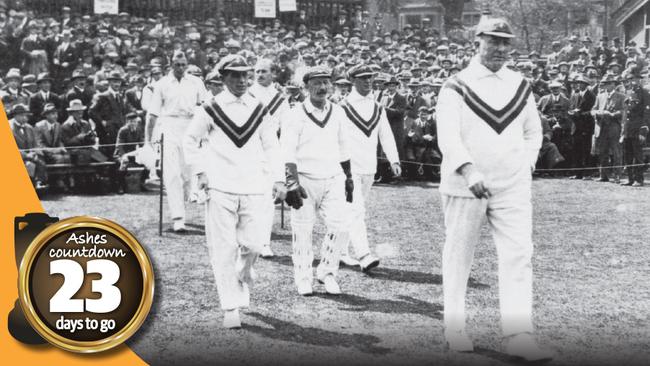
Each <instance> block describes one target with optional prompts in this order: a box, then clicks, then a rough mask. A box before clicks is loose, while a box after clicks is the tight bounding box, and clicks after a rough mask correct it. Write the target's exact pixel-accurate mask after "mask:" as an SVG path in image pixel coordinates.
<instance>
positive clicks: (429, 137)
mask: <svg viewBox="0 0 650 366" xmlns="http://www.w3.org/2000/svg"><path fill="white" fill-rule="evenodd" d="M422 138H423V139H425V140H427V141H433V136H431V135H429V134H426V135H424V136H422Z"/></svg>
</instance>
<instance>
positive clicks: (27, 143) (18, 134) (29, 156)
mask: <svg viewBox="0 0 650 366" xmlns="http://www.w3.org/2000/svg"><path fill="white" fill-rule="evenodd" d="M30 114H31V112H30V111H29V108H28V107H27V106H26V105H25V104H22V103H19V104H16V105H14V107H13V108H12V110H11V113H10V117H11V120H10V121H9V125H10V126H11V131H12V132H13V135H14V139H15V140H16V145H17V146H18V149H19V150H24V151H20V156H21V157H22V158H23V162H24V163H25V168H26V169H27V173H28V174H29V178H30V179H31V180H32V183H33V184H34V187H35V188H36V189H44V188H46V187H47V170H46V167H45V160H44V158H43V152H42V151H40V150H39V149H38V148H39V145H38V141H37V139H36V132H34V128H33V127H32V126H31V125H30V124H29V123H27V121H28V120H29V117H30ZM32 149H35V150H32Z"/></svg>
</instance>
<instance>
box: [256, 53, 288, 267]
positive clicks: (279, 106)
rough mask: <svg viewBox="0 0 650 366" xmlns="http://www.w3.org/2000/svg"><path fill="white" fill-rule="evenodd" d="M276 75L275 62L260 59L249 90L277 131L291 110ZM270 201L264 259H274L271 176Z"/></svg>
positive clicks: (270, 183)
mask: <svg viewBox="0 0 650 366" xmlns="http://www.w3.org/2000/svg"><path fill="white" fill-rule="evenodd" d="M274 77H275V73H274V72H273V62H272V61H271V60H269V59H260V60H259V61H258V62H257V64H255V83H253V85H252V86H251V87H250V88H249V89H248V91H249V92H250V93H251V94H253V96H254V97H255V98H257V99H259V100H260V101H261V102H262V103H264V106H265V107H266V108H267V109H268V110H269V118H270V120H271V122H272V123H273V124H274V125H275V126H276V130H278V131H279V129H280V122H279V116H281V115H282V114H283V113H285V112H286V111H287V110H288V109H289V103H288V102H287V101H286V98H285V97H284V96H283V95H282V93H281V92H280V91H279V90H278V89H277V88H276V86H275V84H274V83H273V78H274ZM268 183H269V185H268V186H269V199H268V202H267V211H266V216H265V218H266V221H265V222H264V225H263V226H262V227H261V228H260V230H263V231H264V232H265V233H268V235H265V236H264V237H263V243H262V244H263V245H264V246H263V247H262V252H261V256H262V257H264V258H270V257H273V250H272V249H271V231H272V230H273V219H274V217H275V203H274V202H273V200H272V199H271V194H272V191H273V180H272V179H270V175H269V182H268Z"/></svg>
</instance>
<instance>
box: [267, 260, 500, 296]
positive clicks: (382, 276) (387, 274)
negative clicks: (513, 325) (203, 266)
mask: <svg viewBox="0 0 650 366" xmlns="http://www.w3.org/2000/svg"><path fill="white" fill-rule="evenodd" d="M265 260H267V261H270V262H274V263H277V264H280V265H283V266H289V267H292V266H293V263H292V261H291V257H290V256H288V255H279V256H275V257H273V258H266V259H265ZM318 263H319V261H318V260H317V259H314V261H313V262H312V266H317V265H318ZM340 269H341V270H345V271H350V272H361V270H360V269H359V267H357V266H354V267H350V266H344V265H341V266H340ZM365 275H366V276H368V277H370V278H374V279H378V280H387V281H396V282H407V283H416V284H422V285H442V276H441V275H439V274H433V273H426V272H417V271H407V270H402V269H394V268H386V267H379V268H374V269H373V270H372V271H370V272H368V273H366V274H365ZM467 285H468V286H469V287H471V288H474V289H487V288H490V286H489V285H486V284H484V283H480V282H478V281H476V280H475V279H473V278H470V279H469V281H468V282H467Z"/></svg>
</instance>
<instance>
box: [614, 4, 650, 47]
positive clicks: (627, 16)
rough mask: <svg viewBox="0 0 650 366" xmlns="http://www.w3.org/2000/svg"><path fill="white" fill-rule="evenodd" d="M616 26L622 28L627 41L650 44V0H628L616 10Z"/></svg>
mask: <svg viewBox="0 0 650 366" xmlns="http://www.w3.org/2000/svg"><path fill="white" fill-rule="evenodd" d="M612 17H613V19H614V21H615V24H616V26H618V27H621V28H622V33H623V39H624V41H625V43H626V44H627V43H629V42H630V41H634V42H636V44H637V45H641V44H646V45H648V44H650V1H649V0H628V1H624V2H622V4H621V5H620V6H619V7H618V8H617V9H616V10H615V11H614V13H613V14H612Z"/></svg>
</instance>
